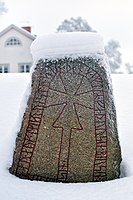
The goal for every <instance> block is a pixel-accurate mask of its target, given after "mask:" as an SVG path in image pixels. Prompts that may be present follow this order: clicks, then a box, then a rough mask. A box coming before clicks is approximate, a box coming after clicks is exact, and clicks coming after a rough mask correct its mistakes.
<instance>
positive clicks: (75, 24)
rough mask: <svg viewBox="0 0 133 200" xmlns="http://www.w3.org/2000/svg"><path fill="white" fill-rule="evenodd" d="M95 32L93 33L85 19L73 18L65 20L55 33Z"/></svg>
mask: <svg viewBox="0 0 133 200" xmlns="http://www.w3.org/2000/svg"><path fill="white" fill-rule="evenodd" d="M79 31H81V32H96V31H94V30H93V29H92V28H91V27H90V26H89V25H88V22H87V21H86V20H85V19H82V18H81V17H78V18H76V19H75V18H73V17H71V18H70V19H69V20H67V19H65V20H64V21H63V22H62V24H61V25H59V26H58V28H57V32H79Z"/></svg>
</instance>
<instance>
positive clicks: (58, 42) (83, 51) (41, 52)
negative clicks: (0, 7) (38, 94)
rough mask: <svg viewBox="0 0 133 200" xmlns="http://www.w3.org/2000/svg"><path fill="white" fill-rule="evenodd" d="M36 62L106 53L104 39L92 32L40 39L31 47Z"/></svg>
mask: <svg viewBox="0 0 133 200" xmlns="http://www.w3.org/2000/svg"><path fill="white" fill-rule="evenodd" d="M31 53H32V56H33V59H34V61H35V62H36V61H38V60H39V59H56V58H62V57H79V56H80V57H82V56H89V55H91V56H92V55H101V54H103V53H104V45H103V39H102V37H101V36H100V35H99V34H97V33H92V32H71V33H68V32H67V33H54V34H48V35H44V36H41V37H38V38H37V39H36V40H34V42H33V43H32V45H31Z"/></svg>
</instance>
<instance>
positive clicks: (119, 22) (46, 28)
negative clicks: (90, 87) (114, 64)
mask: <svg viewBox="0 0 133 200" xmlns="http://www.w3.org/2000/svg"><path fill="white" fill-rule="evenodd" d="M3 1H4V2H5V4H6V7H7V9H8V12H7V13H5V14H3V15H2V16H0V31H2V30H3V29H4V28H6V27H7V26H8V25H10V24H15V25H17V26H19V27H21V26H27V25H30V26H31V27H32V33H33V34H35V35H37V36H40V35H43V34H45V33H54V32H56V29H57V27H58V26H59V25H60V24H61V23H62V22H63V20H64V19H70V18H71V17H74V18H77V17H78V16H81V17H82V18H83V19H85V20H87V22H88V24H89V25H90V26H91V27H92V29H94V30H96V31H97V32H98V33H100V34H101V35H102V36H103V39H104V43H105V45H106V44H107V42H108V41H109V40H111V39H113V40H117V41H119V43H120V46H121V49H120V51H121V53H122V59H123V63H127V62H129V63H130V64H133V56H132V52H133V0H37V1H35V0H3Z"/></svg>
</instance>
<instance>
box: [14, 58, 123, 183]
mask: <svg viewBox="0 0 133 200" xmlns="http://www.w3.org/2000/svg"><path fill="white" fill-rule="evenodd" d="M31 88H32V90H31V95H30V96H29V99H28V103H27V108H26V110H25V113H24V116H23V121H22V125H21V129H20V132H19V133H18V136H17V139H16V148H15V151H14V156H13V163H12V166H11V168H10V172H11V173H12V174H14V175H16V176H18V177H20V178H23V179H29V180H40V181H51V182H65V183H76V182H97V181H107V180H112V179H116V178H119V176H120V163H121V150H120V145H119V140H118V132H117V122H116V111H115V106H114V101H113V95H112V85H111V81H110V80H109V77H108V72H107V71H106V67H105V64H104V61H103V60H102V59H94V58H92V57H78V58H73V59H72V58H71V57H66V58H62V59H56V60H39V61H38V63H37V65H36V67H35V69H34V72H33V74H32V86H31Z"/></svg>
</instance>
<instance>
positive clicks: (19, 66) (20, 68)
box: [18, 63, 32, 73]
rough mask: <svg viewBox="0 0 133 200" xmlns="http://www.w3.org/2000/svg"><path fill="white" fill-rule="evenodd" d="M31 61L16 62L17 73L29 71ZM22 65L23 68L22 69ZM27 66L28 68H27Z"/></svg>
mask: <svg viewBox="0 0 133 200" xmlns="http://www.w3.org/2000/svg"><path fill="white" fill-rule="evenodd" d="M31 66H32V63H19V64H18V72H19V73H29V72H30V68H31ZM22 67H23V69H22ZM28 67H29V69H27V68H28Z"/></svg>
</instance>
